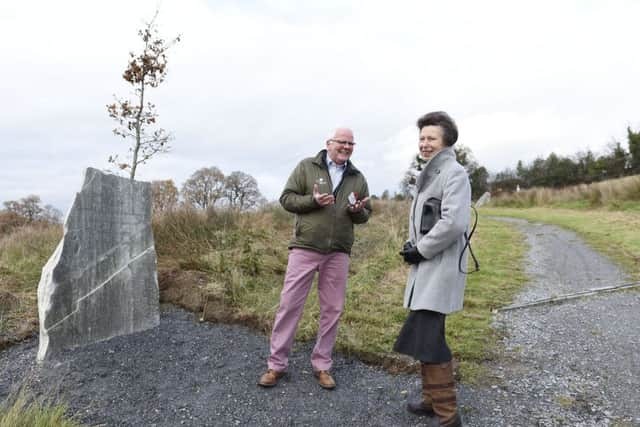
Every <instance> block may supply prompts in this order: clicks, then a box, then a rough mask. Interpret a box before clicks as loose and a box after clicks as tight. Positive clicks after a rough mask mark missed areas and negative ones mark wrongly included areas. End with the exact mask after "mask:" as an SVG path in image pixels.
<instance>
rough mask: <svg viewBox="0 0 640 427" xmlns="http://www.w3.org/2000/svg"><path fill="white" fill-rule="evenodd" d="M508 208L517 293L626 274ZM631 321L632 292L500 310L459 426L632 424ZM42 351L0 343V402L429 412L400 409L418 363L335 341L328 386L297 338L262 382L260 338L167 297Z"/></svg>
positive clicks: (195, 416)
mask: <svg viewBox="0 0 640 427" xmlns="http://www.w3.org/2000/svg"><path fill="white" fill-rule="evenodd" d="M512 221H513V223H514V224H516V226H517V227H519V228H521V230H522V231H523V233H524V234H525V235H526V236H527V241H528V243H529V244H530V245H531V250H530V253H529V256H530V261H531V262H530V264H529V266H528V269H527V273H528V274H529V275H530V277H532V279H533V280H532V283H530V284H529V285H528V286H527V288H526V289H525V290H524V292H523V293H522V294H521V295H520V296H519V298H518V301H517V302H526V301H530V300H533V299H538V298H544V297H548V296H552V295H557V294H561V293H566V292H571V291H576V290H582V289H586V288H591V287H596V286H604V285H605V284H611V283H619V282H622V281H624V280H626V278H625V277H624V275H623V274H622V273H621V272H620V271H619V270H618V269H617V268H616V267H615V266H614V265H612V264H611V263H609V262H608V261H606V260H605V259H604V258H602V257H601V256H599V255H598V254H596V253H594V252H593V251H591V250H590V249H588V248H587V247H586V246H585V245H584V244H583V243H581V241H580V240H579V239H578V238H577V237H576V236H575V235H573V234H571V233H568V232H565V231H563V230H560V229H558V228H556V227H552V226H547V225H535V224H528V223H526V222H524V221H515V220H512ZM486 262H489V261H485V263H486ZM639 320H640V293H638V292H623V293H615V294H606V295H602V296H598V297H592V298H585V299H581V300H573V301H571V302H567V303H564V304H559V305H548V306H538V307H533V308H527V309H521V310H514V311H509V312H504V313H500V314H499V315H498V316H497V317H496V327H499V328H502V329H503V330H504V332H505V333H506V338H505V340H504V347H505V352H504V355H503V357H502V358H501V359H500V360H499V361H496V362H493V363H492V364H491V365H490V366H489V368H490V370H491V372H492V376H491V377H490V378H488V379H487V380H488V383H489V384H490V385H487V386H482V387H471V386H467V385H463V386H461V387H460V388H459V399H460V404H461V410H462V412H463V417H464V421H465V425H467V426H478V427H480V426H482V427H487V426H564V425H567V426H608V425H611V426H640V355H639V353H640V352H639V351H638V350H640V345H639V343H640V334H639V332H640V330H639V328H640V326H639V325H640V322H639ZM36 351H37V340H36V339H33V340H31V341H28V342H26V343H24V344H21V345H17V346H14V347H12V348H9V349H7V350H5V351H3V352H0V401H1V400H2V399H3V398H4V397H5V396H6V395H7V393H9V391H10V390H11V389H12V388H15V387H16V386H17V385H19V384H24V383H26V384H28V386H29V387H30V388H31V389H32V390H33V391H35V392H36V393H41V394H45V395H47V396H58V397H61V398H62V399H63V400H65V401H66V402H68V403H69V405H70V409H71V411H72V412H74V413H76V414H78V416H79V417H80V419H81V420H82V421H83V422H85V423H87V424H89V425H96V426H97V425H100V426H179V425H187V426H218V425H219V426H234V425H243V426H244V425H250V426H254V425H255V426H267V425H273V426H289V425H291V426H294V425H295V426H298V425H300V426H302V425H310V426H325V425H327V426H329V425H331V426H420V425H423V420H421V419H420V418H417V417H414V416H412V415H410V414H408V413H406V411H405V409H404V405H405V403H406V399H407V396H408V395H413V393H414V392H415V390H417V389H418V387H419V380H418V378H417V376H415V375H390V374H388V373H386V372H384V371H382V370H381V369H378V368H374V367H370V366H367V365H365V364H363V363H361V362H359V361H357V360H354V359H351V358H348V357H345V356H343V355H339V354H338V355H336V358H335V364H334V369H333V372H334V374H335V375H334V376H335V378H336V381H337V382H338V387H337V389H336V390H334V391H327V390H323V389H321V388H320V387H319V386H318V385H317V383H316V381H315V379H314V378H313V377H312V375H311V369H310V365H309V354H310V351H311V344H305V345H302V346H299V347H297V348H296V349H295V350H294V352H293V354H292V358H291V363H290V367H289V374H288V376H287V377H285V379H284V380H282V382H281V384H279V385H278V386H277V387H275V388H272V389H262V388H259V387H257V386H256V381H257V379H258V377H259V375H260V374H261V373H262V371H263V369H264V367H265V360H266V357H267V355H268V354H267V353H268V341H267V339H266V337H264V336H261V335H257V334H255V333H253V332H252V331H250V330H249V329H247V328H244V327H241V326H233V325H218V324H210V323H198V322H196V321H194V317H193V314H191V313H188V312H185V311H182V310H179V309H176V308H173V307H163V311H162V315H161V325H160V327H159V328H156V329H153V330H151V331H146V332H142V333H137V334H133V335H129V336H125V337H118V338H114V339H112V340H110V341H107V342H103V343H98V344H95V345H92V346H88V347H85V348H83V349H79V350H76V351H72V352H68V353H67V354H66V355H64V357H62V358H61V359H60V360H63V361H62V362H47V363H45V364H44V365H42V366H38V365H36V364H35V355H36ZM491 384H492V385H491Z"/></svg>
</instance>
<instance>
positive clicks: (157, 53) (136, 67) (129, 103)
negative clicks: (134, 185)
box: [107, 11, 180, 179]
mask: <svg viewBox="0 0 640 427" xmlns="http://www.w3.org/2000/svg"><path fill="white" fill-rule="evenodd" d="M157 16H158V11H156V13H155V15H154V16H153V19H152V20H151V21H150V22H148V23H146V25H145V27H144V28H143V29H141V30H139V31H138V35H139V36H140V38H141V39H142V42H143V48H142V52H141V53H139V54H135V53H133V52H130V53H129V56H130V60H129V65H128V66H127V69H126V70H125V71H124V73H123V74H122V78H123V79H125V80H126V81H127V82H128V83H129V84H131V86H133V88H134V99H133V100H129V99H121V98H117V97H116V102H114V103H113V104H109V105H107V111H108V112H109V116H110V117H111V118H113V119H114V120H115V121H116V122H118V125H119V126H118V127H116V128H115V129H113V133H114V134H116V135H118V136H121V137H122V138H124V139H125V140H127V139H129V140H132V143H133V146H132V147H130V148H129V153H130V157H129V158H128V159H127V161H125V162H120V161H119V160H118V156H117V155H115V156H109V162H110V163H113V164H114V165H116V166H117V167H118V168H120V169H122V170H129V172H130V174H129V177H130V178H131V179H134V178H135V176H136V170H137V167H138V165H141V164H144V163H145V162H146V161H147V160H149V159H150V158H151V157H153V156H154V155H156V154H158V153H163V152H167V151H169V148H170V147H169V144H168V143H169V140H170V139H171V135H170V134H168V133H167V132H165V130H164V129H162V128H156V127H155V125H156V120H157V117H158V113H157V112H156V106H155V104H152V103H151V102H148V101H147V100H146V98H145V97H146V95H147V93H146V91H147V89H148V88H154V87H157V86H158V85H159V84H160V83H162V82H163V81H164V79H165V77H166V75H167V55H166V53H167V50H168V49H169V48H170V47H171V46H172V45H174V44H175V43H177V42H179V41H180V37H179V36H178V37H176V38H175V39H173V40H172V41H170V42H165V40H164V39H162V38H161V37H160V36H159V33H158V29H157V27H156V23H155V20H156V18H157ZM114 97H115V95H114Z"/></svg>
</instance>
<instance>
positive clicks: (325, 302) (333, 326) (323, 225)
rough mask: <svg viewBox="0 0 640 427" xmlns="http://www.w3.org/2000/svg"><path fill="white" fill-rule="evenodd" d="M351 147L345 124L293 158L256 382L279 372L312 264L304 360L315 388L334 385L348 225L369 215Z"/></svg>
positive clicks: (274, 378) (267, 383)
mask: <svg viewBox="0 0 640 427" xmlns="http://www.w3.org/2000/svg"><path fill="white" fill-rule="evenodd" d="M354 146H355V142H354V140H353V132H352V131H351V130H350V129H347V128H338V129H336V131H335V133H334V134H333V136H332V137H331V138H330V139H328V140H327V142H326V149H325V150H322V151H320V152H319V153H318V154H317V155H316V156H315V157H310V158H307V159H304V160H302V161H301V162H300V163H298V165H297V166H296V168H295V169H294V171H293V173H292V174H291V176H290V177H289V179H288V180H287V184H286V186H285V188H284V190H283V192H282V195H281V196H280V204H281V205H282V207H284V208H285V209H286V210H287V211H289V212H292V213H295V214H296V218H295V234H294V236H293V239H292V240H291V243H290V244H289V261H288V264H287V272H286V274H285V278H284V286H283V288H282V293H281V294H280V306H279V308H278V311H277V313H276V317H275V321H274V324H273V331H272V333H271V355H270V356H269V359H268V360H267V365H268V370H267V372H266V373H265V374H264V375H262V376H261V377H260V380H259V381H258V384H259V385H260V386H263V387H272V386H275V385H276V384H277V383H278V380H279V379H280V378H282V376H284V374H285V371H286V369H287V365H288V361H289V352H290V351H291V346H292V345H293V339H294V337H295V334H296V329H297V326H298V321H299V320H300V316H301V315H302V310H303V308H304V303H305V300H306V299H307V295H308V293H309V290H310V289H311V282H312V281H313V276H314V274H315V272H316V271H317V272H318V274H319V276H318V297H319V300H320V325H319V330H318V337H317V341H316V345H315V347H314V349H313V352H312V354H311V366H312V368H313V373H314V375H315V376H316V378H317V379H318V383H319V384H320V386H321V387H322V388H325V389H329V390H330V389H333V388H335V386H336V383H335V381H334V379H333V378H332V376H331V374H330V373H329V371H330V369H331V364H332V359H331V353H332V351H333V345H334V344H335V341H336V335H337V332H338V321H339V320H340V315H341V314H342V308H343V306H344V300H345V292H346V286H347V274H348V272H349V254H350V253H351V246H352V245H353V224H363V223H365V222H367V221H368V220H369V215H370V214H371V205H370V203H369V189H368V186H367V181H366V180H365V178H364V176H363V175H362V173H360V171H359V170H358V169H356V167H355V166H354V165H353V163H351V161H350V160H349V158H350V157H351V155H352V154H353V149H354Z"/></svg>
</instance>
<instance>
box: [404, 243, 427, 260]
mask: <svg viewBox="0 0 640 427" xmlns="http://www.w3.org/2000/svg"><path fill="white" fill-rule="evenodd" d="M400 255H402V257H403V258H404V262H406V263H407V264H420V262H422V261H424V260H425V257H423V256H422V255H421V254H420V252H418V248H416V247H415V246H413V245H412V244H411V242H407V243H405V244H404V247H403V248H402V250H401V251H400Z"/></svg>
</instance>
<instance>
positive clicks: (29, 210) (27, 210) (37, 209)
mask: <svg viewBox="0 0 640 427" xmlns="http://www.w3.org/2000/svg"><path fill="white" fill-rule="evenodd" d="M4 206H5V208H6V209H7V211H9V212H11V213H13V214H15V215H17V216H19V217H22V218H24V219H25V220H26V221H27V222H33V221H36V220H38V219H40V215H41V214H42V212H43V209H42V206H40V196H36V195H35V194H31V195H30V196H27V197H25V198H22V199H20V200H8V201H6V202H4Z"/></svg>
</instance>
